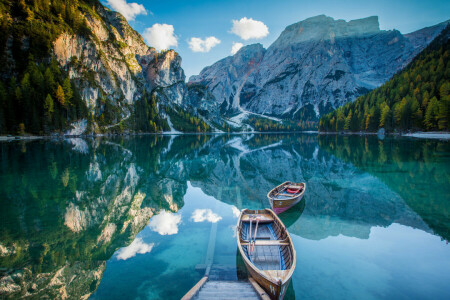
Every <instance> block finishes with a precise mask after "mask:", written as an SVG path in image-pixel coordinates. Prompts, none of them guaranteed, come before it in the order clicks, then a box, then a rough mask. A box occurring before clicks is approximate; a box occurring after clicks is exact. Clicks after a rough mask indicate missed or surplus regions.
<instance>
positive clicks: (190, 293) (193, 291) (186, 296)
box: [181, 276, 208, 300]
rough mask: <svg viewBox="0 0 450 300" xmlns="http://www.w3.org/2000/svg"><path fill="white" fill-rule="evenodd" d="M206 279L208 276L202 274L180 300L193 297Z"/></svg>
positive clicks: (188, 299)
mask: <svg viewBox="0 0 450 300" xmlns="http://www.w3.org/2000/svg"><path fill="white" fill-rule="evenodd" d="M207 280H208V277H206V276H204V277H203V278H202V279H200V281H199V282H197V284H196V285H194V286H193V287H192V288H191V289H190V290H189V292H187V293H186V295H184V296H183V298H181V300H190V299H192V298H193V297H195V296H196V295H197V293H198V291H200V289H201V288H202V286H203V285H204V284H205V282H206V281H207Z"/></svg>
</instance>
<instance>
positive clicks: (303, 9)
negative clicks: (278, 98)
mask: <svg viewBox="0 0 450 300" xmlns="http://www.w3.org/2000/svg"><path fill="white" fill-rule="evenodd" d="M101 2H102V3H103V4H104V5H106V6H107V7H109V8H111V9H112V10H116V11H119V12H121V13H122V14H123V15H124V16H125V17H126V18H127V19H128V22H129V23H130V25H131V26H132V27H133V28H134V29H136V30H137V31H138V32H139V33H140V34H142V35H143V36H144V38H145V40H146V42H147V44H148V45H149V46H154V45H152V44H151V43H150V42H149V41H154V42H153V44H155V45H156V44H157V45H160V47H169V48H173V49H175V50H176V51H177V52H178V53H180V55H181V57H182V59H183V63H182V67H183V68H184V70H185V73H186V77H187V78H186V80H188V78H189V76H191V75H195V74H198V73H199V72H200V71H201V69H202V68H204V67H205V66H208V65H211V64H213V63H214V62H216V61H217V60H219V59H222V58H224V57H226V56H229V55H231V49H232V46H233V43H241V44H243V45H249V44H253V43H261V44H263V45H264V47H266V48H267V47H268V46H270V44H271V43H272V42H273V41H275V39H276V38H277V37H278V36H279V34H280V33H281V32H282V31H283V29H284V28H285V27H286V26H288V25H290V24H293V23H296V22H299V21H301V20H304V19H306V18H309V17H313V16H316V15H320V14H325V15H327V16H330V17H333V18H334V19H344V20H347V21H349V20H353V19H360V18H364V17H368V16H374V15H376V16H378V17H379V22H380V27H381V29H384V30H392V29H397V30H399V31H400V32H402V33H409V32H412V31H415V30H417V29H420V28H423V27H426V26H431V25H434V24H437V23H440V22H443V21H445V20H448V19H450V1H448V0H447V1H438V0H427V1H420V0H419V1H418V0H399V1H396V0H377V1H367V2H366V1H361V0H359V1H357V0H339V1H338V0H313V1H311V0H308V1H305V0H278V1H275V0H258V1H257V0H248V1H245V0H240V1H239V0H229V1H206V0H203V1H200V0H184V1H182V0H158V1H157V0H101ZM233 20H235V23H236V24H235V25H234V27H233ZM232 29H234V30H232ZM233 32H234V33H233ZM192 38H194V40H191V39H192ZM207 38H209V39H207ZM247 38H248V39H247ZM189 42H191V43H189ZM175 44H176V45H175ZM167 45H169V46H167ZM237 45H239V44H237ZM190 46H191V47H190ZM194 50H195V51H197V52H195V51H194ZM199 51H202V52H199Z"/></svg>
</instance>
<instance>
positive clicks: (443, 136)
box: [0, 130, 450, 142]
mask: <svg viewBox="0 0 450 300" xmlns="http://www.w3.org/2000/svg"><path fill="white" fill-rule="evenodd" d="M299 133H300V134H317V135H359V136H363V135H378V133H377V132H363V131H360V132H328V131H327V132H323V131H313V130H308V131H267V132H264V131H241V132H200V133H199V132H177V133H175V132H139V133H101V134H80V135H64V134H62V135H59V134H57V135H24V136H20V135H8V136H5V135H0V142H4V141H20V140H26V141H34V140H46V139H71V138H99V137H119V136H128V137H129V136H142V135H161V136H174V135H176V136H178V135H222V134H227V135H241V134H299ZM389 135H391V136H400V137H409V138H419V139H440V140H450V132H447V131H445V132H440V131H430V132H422V131H418V132H411V133H386V134H384V136H389Z"/></svg>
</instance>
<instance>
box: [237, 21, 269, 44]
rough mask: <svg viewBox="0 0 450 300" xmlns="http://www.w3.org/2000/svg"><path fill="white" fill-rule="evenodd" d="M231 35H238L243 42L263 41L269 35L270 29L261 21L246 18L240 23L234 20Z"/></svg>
mask: <svg viewBox="0 0 450 300" xmlns="http://www.w3.org/2000/svg"><path fill="white" fill-rule="evenodd" d="M231 33H234V34H236V35H237V36H239V37H240V38H241V39H243V40H249V39H261V38H263V37H266V36H267V35H268V34H269V28H268V27H267V26H266V24H264V23H263V22H261V21H256V20H253V19H252V18H250V19H247V18H246V17H244V18H242V19H240V20H239V21H238V20H233V27H232V28H231Z"/></svg>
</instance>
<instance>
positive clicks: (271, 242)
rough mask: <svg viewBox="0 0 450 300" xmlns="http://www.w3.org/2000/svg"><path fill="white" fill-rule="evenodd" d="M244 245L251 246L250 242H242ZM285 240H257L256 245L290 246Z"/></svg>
mask: <svg viewBox="0 0 450 300" xmlns="http://www.w3.org/2000/svg"><path fill="white" fill-rule="evenodd" d="M241 245H242V246H249V245H250V242H245V243H241ZM288 245H289V243H288V242H286V241H285V240H256V241H255V246H288Z"/></svg>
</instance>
